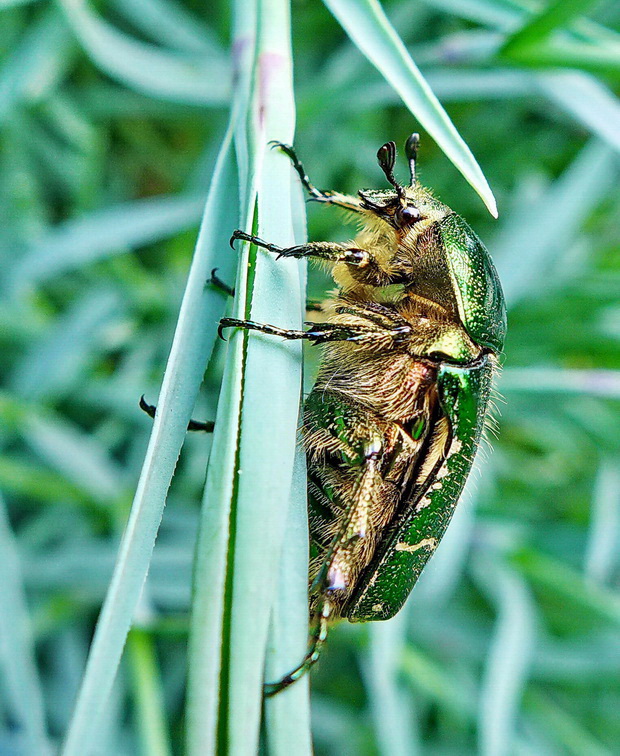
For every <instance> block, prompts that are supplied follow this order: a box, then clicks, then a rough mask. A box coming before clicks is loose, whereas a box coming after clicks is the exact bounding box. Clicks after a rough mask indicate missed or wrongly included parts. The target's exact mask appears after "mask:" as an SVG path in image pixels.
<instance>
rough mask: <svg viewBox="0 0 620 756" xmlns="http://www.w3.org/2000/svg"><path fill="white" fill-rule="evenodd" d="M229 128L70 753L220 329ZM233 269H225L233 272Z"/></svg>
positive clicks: (88, 732)
mask: <svg viewBox="0 0 620 756" xmlns="http://www.w3.org/2000/svg"><path fill="white" fill-rule="evenodd" d="M230 151H231V140H230V134H228V133H227V134H226V136H225V138H224V141H223V144H222V149H221V152H220V155H219V157H218V161H217V164H216V167H215V172H214V176H213V180H212V184H211V189H210V191H209V197H208V199H207V205H206V208H205V212H204V216H203V223H202V226H201V230H200V234H199V237H198V241H197V243H196V252H195V254H194V259H193V262H192V267H191V269H190V273H189V278H188V283H187V288H186V290H185V295H184V297H183V303H182V305H181V311H180V314H179V320H178V324H177V329H176V332H175V336H174V340H173V343H172V347H171V351H170V357H169V359H168V365H167V368H166V373H165V375H164V380H163V385H162V389H161V392H160V396H159V401H158V412H157V415H156V417H155V421H154V424H153V430H152V433H151V438H150V442H149V447H148V450H147V453H146V458H145V461H144V465H143V468H142V472H141V475H140V481H139V483H138V489H137V491H136V495H135V498H134V502H133V505H132V509H131V514H130V518H129V522H128V525H127V529H126V531H125V533H124V535H123V539H122V542H121V546H120V551H119V556H118V559H117V562H116V565H115V568H114V574H113V577H112V582H111V584H110V586H109V589H108V593H107V595H106V599H105V602H104V605H103V608H102V610H101V615H100V617H99V621H98V623H97V629H96V631H95V637H94V639H93V643H92V646H91V651H90V654H89V658H88V662H87V667H86V672H85V674H84V678H83V680H82V686H81V688H80V692H79V695H78V700H77V703H76V707H75V711H74V714H73V718H72V721H71V725H70V727H69V732H68V734H67V739H66V742H65V746H64V751H63V753H64V754H65V756H73V754H75V755H76V756H77V754H80V756H81V754H83V753H86V752H88V750H89V748H90V745H91V744H92V742H93V737H94V735H95V734H96V720H97V716H96V715H95V712H97V714H101V713H102V710H103V709H104V707H105V704H106V701H107V698H108V695H109V693H110V690H111V688H112V683H113V682H114V677H115V674H116V670H117V668H118V665H119V662H120V658H121V654H122V651H123V646H124V644H125V640H126V637H127V632H128V630H129V627H130V624H131V619H132V616H133V613H134V610H135V608H136V605H137V602H138V599H139V597H140V593H141V590H142V586H143V584H144V580H145V578H146V574H147V571H148V567H149V563H150V559H151V554H152V551H153V546H154V543H155V537H156V535H157V529H158V527H159V523H160V520H161V516H162V512H163V508H164V504H165V500H166V494H167V491H168V487H169V485H170V480H171V478H172V474H173V472H174V468H175V465H176V461H177V458H178V455H179V451H180V449H181V446H182V444H183V440H184V438H185V433H186V427H187V422H188V420H189V418H190V415H191V411H192V408H193V406H194V402H195V399H196V394H197V392H198V387H199V385H200V382H201V380H202V375H203V372H204V369H205V365H206V363H207V359H208V356H209V354H210V352H211V349H212V346H213V342H214V340H215V336H216V326H217V321H218V319H219V317H220V315H221V310H222V302H221V297H220V296H219V295H218V294H216V293H214V292H213V291H211V290H210V289H208V288H207V289H205V286H204V282H205V281H206V280H208V278H209V274H210V271H211V268H213V267H214V265H213V264H214V260H215V251H216V249H218V248H221V247H222V246H223V243H224V239H223V238H222V237H225V236H226V233H227V231H228V224H229V223H230V216H229V213H230V210H229V207H230V205H229V202H230V197H231V194H232V196H234V192H233V189H232V186H231V183H232V182H231V171H230ZM232 266H233V263H232V262H230V263H229V269H228V270H223V271H222V273H223V275H230V273H231V268H232Z"/></svg>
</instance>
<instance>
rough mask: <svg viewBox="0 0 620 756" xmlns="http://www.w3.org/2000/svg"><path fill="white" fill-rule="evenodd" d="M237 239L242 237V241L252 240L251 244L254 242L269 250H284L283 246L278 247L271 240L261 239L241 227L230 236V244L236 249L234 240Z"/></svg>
mask: <svg viewBox="0 0 620 756" xmlns="http://www.w3.org/2000/svg"><path fill="white" fill-rule="evenodd" d="M237 239H241V241H246V242H250V244H254V245H255V246H257V247H262V248H263V249H266V250H267V251H268V252H277V253H280V252H282V247H278V245H277V244H269V242H266V241H263V240H262V239H259V238H258V236H253V235H252V234H246V232H245V231H241V230H240V229H237V230H236V231H233V235H232V236H231V237H230V246H231V247H232V248H233V249H234V242H235V241H236V240H237Z"/></svg>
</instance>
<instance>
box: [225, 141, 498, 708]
mask: <svg viewBox="0 0 620 756" xmlns="http://www.w3.org/2000/svg"><path fill="white" fill-rule="evenodd" d="M418 143H419V137H418V135H417V134H413V135H412V136H411V137H409V139H408V140H407V143H406V145H405V151H406V155H407V158H408V160H409V166H410V172H411V183H410V185H409V186H401V185H400V184H399V183H398V182H397V181H396V179H395V178H394V173H393V169H394V162H395V157H396V149H395V145H394V142H388V143H387V144H385V145H383V147H381V149H380V150H379V152H378V153H377V157H378V160H379V165H380V166H381V168H382V170H383V172H384V173H385V176H386V178H387V180H388V181H389V183H390V184H391V185H392V189H391V190H389V191H378V190H372V191H360V192H359V193H358V196H357V197H353V196H348V195H343V194H339V193H337V192H323V191H319V190H317V189H316V188H315V187H314V186H313V185H312V184H311V183H310V181H309V179H308V177H307V175H306V173H305V171H304V169H303V167H302V165H301V163H300V162H299V160H298V159H297V156H296V154H295V152H294V151H293V149H292V148H291V147H289V146H287V145H283V144H279V143H278V144H277V146H278V147H279V148H280V149H282V150H283V151H284V152H285V153H286V154H287V155H288V156H289V157H290V158H291V160H292V162H293V166H294V168H295V169H296V171H297V173H298V174H299V176H300V178H301V181H302V183H303V185H304V186H305V188H306V189H307V190H308V192H309V193H310V196H311V198H312V199H314V200H316V201H318V202H323V203H325V204H331V205H336V206H338V207H341V208H344V209H345V210H347V211H349V212H350V213H352V214H354V215H355V217H356V219H357V220H358V222H359V226H360V231H359V233H358V234H357V236H356V237H355V239H354V240H353V241H351V242H350V243H347V244H333V243H327V242H311V243H308V244H304V245H300V246H296V247H291V248H287V249H283V248H280V247H277V246H275V245H273V244H268V243H266V242H264V241H262V240H261V239H259V238H257V237H255V236H250V235H248V234H246V233H244V232H242V231H236V232H235V233H234V234H233V239H242V240H245V241H248V242H251V243H252V244H255V245H256V246H258V247H262V248H264V249H266V250H268V251H270V252H275V253H277V255H278V257H296V258H299V257H309V258H313V259H319V260H321V261H323V262H324V263H327V264H329V265H330V266H331V267H332V273H333V277H334V280H335V281H336V283H337V285H338V287H339V289H338V292H337V293H336V294H334V295H333V296H332V297H331V298H330V299H329V300H328V301H327V302H326V303H325V304H324V305H323V306H322V308H321V309H322V311H323V313H324V322H320V323H309V324H308V325H309V326H310V328H309V330H307V331H290V330H284V329H281V328H278V327H276V326H271V325H264V324H259V323H254V322H252V321H241V320H235V319H232V318H225V319H223V320H222V321H221V325H220V328H221V329H222V328H225V327H229V326H237V327H239V328H246V329H252V330H257V331H261V332H263V333H268V334H274V335H278V336H282V337H284V338H287V339H308V340H309V341H311V342H312V343H314V344H323V345H324V351H323V358H322V361H321V366H320V369H319V374H318V378H317V381H316V384H315V386H314V388H313V389H312V392H311V393H310V395H309V397H308V399H307V401H306V403H305V407H304V422H303V438H304V444H305V448H306V452H307V457H308V477H309V482H308V492H309V517H310V535H311V541H312V544H311V549H312V551H311V553H312V560H311V565H310V594H311V614H312V617H313V619H314V630H313V633H312V638H311V644H310V648H309V650H308V653H307V655H306V656H305V658H304V659H303V661H302V662H301V664H299V666H298V667H297V668H296V669H295V670H293V671H292V672H291V673H290V674H288V675H287V676H286V677H284V678H283V679H282V680H279V681H277V682H274V683H270V684H268V685H267V686H266V692H267V694H269V695H270V694H274V693H277V692H278V691H280V690H282V689H283V688H285V687H287V686H288V685H290V684H291V683H292V682H294V681H295V680H296V679H298V678H299V677H300V676H301V675H302V674H303V673H304V672H305V671H306V670H307V669H309V667H310V666H311V665H312V664H313V663H314V662H315V661H316V660H317V659H318V656H319V653H320V650H321V647H322V645H323V643H324V641H325V639H326V636H327V626H328V621H330V620H332V619H336V618H339V617H346V618H347V619H348V620H350V621H351V622H366V621H369V620H384V619H388V618H390V617H392V616H394V615H395V614H396V613H397V612H398V611H399V609H400V608H401V607H402V605H403V603H404V602H405V600H406V598H407V596H408V595H409V593H410V592H411V589H412V588H413V585H414V584H415V582H416V580H417V579H418V577H419V575H420V573H421V572H422V569H423V568H424V565H425V564H426V562H427V561H428V559H429V558H430V556H431V555H432V554H433V552H434V550H435V548H436V546H437V544H438V543H439V541H440V540H441V538H442V536H443V534H444V532H445V530H446V528H447V526H448V523H449V522H450V518H451V517H452V513H453V512H454V508H455V506H456V504H457V502H458V499H459V496H460V495H461V491H462V490H463V486H464V485H465V481H466V479H467V476H468V474H469V471H470V469H471V466H472V462H473V458H474V455H475V453H476V450H477V447H478V445H479V442H480V437H481V434H482V431H483V427H484V423H485V417H486V415H487V409H488V405H489V396H490V391H491V384H492V380H493V373H494V371H495V370H496V369H497V366H498V357H499V355H500V353H501V351H502V347H503V343H504V336H505V333H506V309H505V305H504V298H503V294H502V289H501V285H500V282H499V279H498V277H497V273H496V271H495V268H494V266H493V263H492V262H491V259H490V257H489V253H488V252H487V250H486V248H485V247H484V245H483V244H482V242H481V241H480V240H479V239H478V237H477V236H476V234H475V233H474V232H473V231H472V230H471V228H470V227H469V226H468V225H467V223H465V221H464V220H463V219H462V218H461V217H460V216H459V215H457V214H456V213H454V212H453V211H452V210H451V209H450V208H449V207H447V206H446V205H444V204H442V203H441V202H439V201H438V200H437V199H435V198H434V197H433V196H432V194H431V193H430V192H429V191H428V190H427V189H425V188H424V187H422V186H420V184H419V183H418V182H417V181H416V178H415V164H416V154H417V148H418ZM231 241H232V240H231Z"/></svg>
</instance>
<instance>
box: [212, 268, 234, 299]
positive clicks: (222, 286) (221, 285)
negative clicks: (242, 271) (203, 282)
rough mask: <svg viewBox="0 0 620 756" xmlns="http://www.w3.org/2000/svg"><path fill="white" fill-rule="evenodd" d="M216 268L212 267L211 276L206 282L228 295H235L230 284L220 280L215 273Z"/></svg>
mask: <svg viewBox="0 0 620 756" xmlns="http://www.w3.org/2000/svg"><path fill="white" fill-rule="evenodd" d="M217 271H218V268H213V270H212V271H211V278H209V280H208V282H207V283H210V284H211V286H215V288H216V289H219V290H220V291H221V292H223V293H224V294H228V296H229V297H234V296H235V290H234V288H233V287H232V286H229V285H228V284H227V283H226V282H225V281H222V279H221V278H220V277H219V276H218V275H217Z"/></svg>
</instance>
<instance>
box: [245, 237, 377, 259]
mask: <svg viewBox="0 0 620 756" xmlns="http://www.w3.org/2000/svg"><path fill="white" fill-rule="evenodd" d="M236 239H241V240H243V241H247V242H250V243H251V244H255V245H256V246H257V247H262V248H263V249H266V250H267V251H268V252H275V253H276V255H277V258H276V259H277V260H279V259H280V258H281V257H295V258H297V259H299V258H301V257H314V258H316V259H318V260H325V261H326V262H332V263H338V262H344V263H349V265H359V266H361V267H364V266H366V265H369V264H370V262H371V260H372V257H371V255H370V253H369V252H367V251H366V250H365V249H358V248H357V247H345V246H344V245H342V244H337V243H336V242H308V243H307V244H298V245H297V246H295V247H279V246H278V245H277V244H270V243H269V242H266V241H263V240H262V239H259V237H258V236H252V235H251V234H246V233H245V231H240V230H237V231H235V232H234V233H233V235H232V236H231V237H230V244H231V246H232V243H233V242H234V241H235V240H236Z"/></svg>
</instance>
